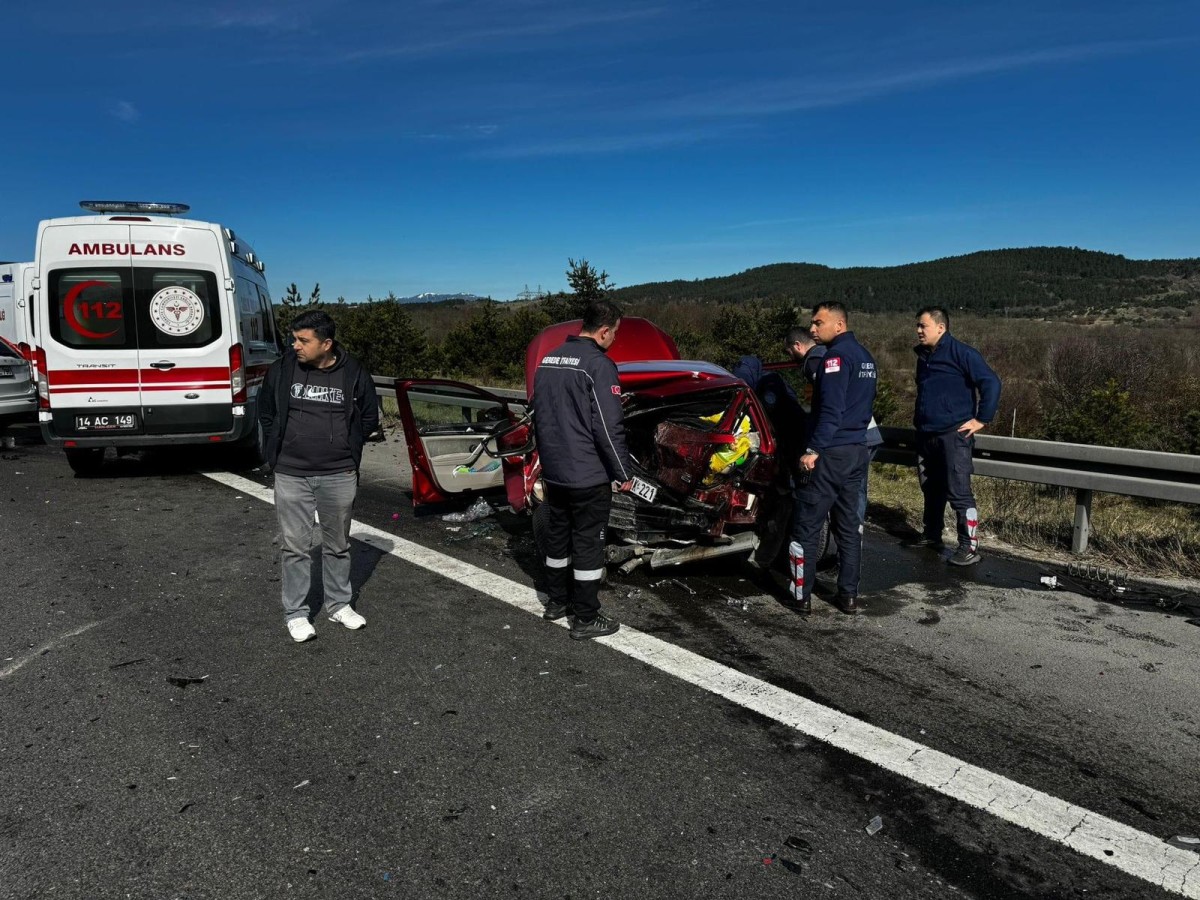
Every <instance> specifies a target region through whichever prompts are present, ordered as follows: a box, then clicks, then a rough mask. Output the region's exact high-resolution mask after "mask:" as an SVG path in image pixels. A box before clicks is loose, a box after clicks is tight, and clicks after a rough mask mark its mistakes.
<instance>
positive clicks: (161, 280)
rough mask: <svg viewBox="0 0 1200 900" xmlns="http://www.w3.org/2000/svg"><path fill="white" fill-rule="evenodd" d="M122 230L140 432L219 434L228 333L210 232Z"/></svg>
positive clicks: (225, 398) (228, 404) (220, 257)
mask: <svg viewBox="0 0 1200 900" xmlns="http://www.w3.org/2000/svg"><path fill="white" fill-rule="evenodd" d="M129 232H130V233H129V243H130V246H131V247H132V249H133V253H134V256H133V257H132V279H133V299H134V306H135V308H136V310H137V335H138V355H139V372H140V380H141V390H142V408H143V417H144V423H145V424H144V427H145V434H147V435H173V434H199V433H206V434H210V435H213V436H215V435H218V434H225V433H227V432H229V431H231V430H232V429H233V426H234V422H233V405H232V397H233V394H232V389H231V380H230V352H229V348H230V344H231V343H232V342H233V341H234V340H235V338H234V337H233V335H232V334H231V318H230V316H229V314H228V307H229V305H230V302H231V301H230V300H229V299H227V298H226V297H225V293H226V291H225V286H226V282H227V280H228V279H229V277H230V274H229V273H228V272H226V271H225V268H226V266H225V260H224V253H223V247H222V245H221V243H220V242H219V240H218V237H217V233H216V231H215V230H214V229H213V228H212V227H205V226H200V225H197V224H194V223H186V222H179V223H178V224H176V223H172V222H163V223H160V224H154V225H141V224H134V225H131V226H130V228H129Z"/></svg>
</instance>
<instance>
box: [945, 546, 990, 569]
mask: <svg viewBox="0 0 1200 900" xmlns="http://www.w3.org/2000/svg"><path fill="white" fill-rule="evenodd" d="M981 559H983V557H982V556H980V555H979V553H978V552H977V551H975V550H971V549H969V548H967V547H959V548H958V549H957V550H955V551H954V554H953V555H952V556H951V557H950V558H949V559H948V560H946V561H947V562H948V563H950V565H952V566H973V565H975V563H977V562H979V561H980V560H981Z"/></svg>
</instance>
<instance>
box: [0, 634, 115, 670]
mask: <svg viewBox="0 0 1200 900" xmlns="http://www.w3.org/2000/svg"><path fill="white" fill-rule="evenodd" d="M99 624H100V623H99V622H88V623H87V624H86V625H80V626H79V627H78V628H76V629H75V630H74V631H68V632H67V633H66V634H64V635H61V636H59V637H56V638H55V639H54V640H52V641H47V642H46V643H44V644H42V646H40V647H38V648H37V649H36V650H34V651H33V652H32V653H29V654H26V655H25V656H22V657H21V658H20V659H18V660H17V661H16V662H14V663H13V664H12V665H11V666H5V667H4V668H3V669H0V678H7V677H8V676H9V675H12V674H14V673H15V672H19V671H20V670H21V669H22V668H24V667H25V664H26V663H29V662H32V661H33V660H35V659H37V658H38V657H39V656H41V655H42V654H43V653H45V652H46V651H47V650H53V649H54V648H55V647H56V646H57V645H59V644H61V643H62V642H63V641H65V640H66V639H67V638H73V637H77V636H78V635H81V634H83V633H84V632H85V631H90V630H91V629H93V628H95V627H96V626H97V625H99Z"/></svg>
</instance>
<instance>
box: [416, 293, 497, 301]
mask: <svg viewBox="0 0 1200 900" xmlns="http://www.w3.org/2000/svg"><path fill="white" fill-rule="evenodd" d="M396 299H397V300H398V301H400V302H401V303H446V302H454V303H470V302H471V301H473V300H482V299H484V298H482V297H478V296H476V295H475V294H433V293H424V294H416V295H415V296H412V297H397V298H396Z"/></svg>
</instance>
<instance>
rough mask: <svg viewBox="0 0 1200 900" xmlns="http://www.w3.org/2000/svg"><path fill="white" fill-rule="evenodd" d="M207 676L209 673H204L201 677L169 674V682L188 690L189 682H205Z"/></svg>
mask: <svg viewBox="0 0 1200 900" xmlns="http://www.w3.org/2000/svg"><path fill="white" fill-rule="evenodd" d="M206 678H208V676H207V675H202V676H200V677H199V678H185V677H182V676H179V675H168V676H167V682H168V683H170V684H173V685H175V687H177V688H181V689H183V690H187V686H188V685H189V684H204V681H205V679H206Z"/></svg>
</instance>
